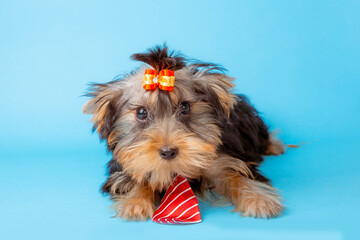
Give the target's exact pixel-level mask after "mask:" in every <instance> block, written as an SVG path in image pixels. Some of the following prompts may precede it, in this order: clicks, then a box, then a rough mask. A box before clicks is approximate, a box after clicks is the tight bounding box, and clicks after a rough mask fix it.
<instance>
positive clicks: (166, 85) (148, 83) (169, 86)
mask: <svg viewBox="0 0 360 240" xmlns="http://www.w3.org/2000/svg"><path fill="white" fill-rule="evenodd" d="M174 84H175V77H174V71H172V70H168V69H163V70H161V71H160V73H159V74H157V72H156V71H155V70H154V69H146V70H145V74H144V78H143V87H144V89H146V90H150V91H151V90H154V89H155V88H156V87H157V86H159V88H160V89H161V90H165V91H172V90H173V88H174Z"/></svg>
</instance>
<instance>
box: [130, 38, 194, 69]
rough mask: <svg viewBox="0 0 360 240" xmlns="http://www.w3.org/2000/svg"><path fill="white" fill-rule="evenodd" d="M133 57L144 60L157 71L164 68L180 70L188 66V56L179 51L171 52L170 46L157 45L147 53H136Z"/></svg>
mask: <svg viewBox="0 0 360 240" xmlns="http://www.w3.org/2000/svg"><path fill="white" fill-rule="evenodd" d="M131 59H133V60H136V61H140V62H144V63H147V64H149V65H150V66H152V67H153V68H154V69H155V70H156V71H157V72H160V70H162V69H169V70H173V71H175V70H178V69H181V68H183V67H185V66H186V61H187V60H186V58H184V57H183V56H182V54H181V53H179V52H175V51H172V52H169V50H168V47H167V46H166V45H165V44H164V45H163V46H160V45H157V46H155V47H154V48H150V49H148V51H147V52H145V53H136V54H133V55H132V56H131Z"/></svg>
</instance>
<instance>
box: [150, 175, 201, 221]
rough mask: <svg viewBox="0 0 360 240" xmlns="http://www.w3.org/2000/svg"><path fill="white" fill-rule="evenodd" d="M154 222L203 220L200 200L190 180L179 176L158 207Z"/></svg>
mask: <svg viewBox="0 0 360 240" xmlns="http://www.w3.org/2000/svg"><path fill="white" fill-rule="evenodd" d="M152 220H153V222H156V223H165V224H190V223H199V222H201V216H200V211H199V206H198V202H197V200H196V197H195V195H194V193H193V191H192V190H191V187H190V184H189V182H188V181H187V180H186V179H185V178H184V177H183V176H177V177H176V178H175V180H174V182H173V184H172V185H171V186H170V187H169V188H168V190H167V191H166V193H165V196H164V197H163V199H162V200H161V203H160V205H159V207H158V208H157V209H156V211H155V213H154V215H153V218H152Z"/></svg>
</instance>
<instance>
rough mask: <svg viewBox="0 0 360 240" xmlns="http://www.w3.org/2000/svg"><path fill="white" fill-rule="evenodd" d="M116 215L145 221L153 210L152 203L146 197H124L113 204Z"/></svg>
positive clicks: (151, 214)
mask: <svg viewBox="0 0 360 240" xmlns="http://www.w3.org/2000/svg"><path fill="white" fill-rule="evenodd" d="M113 207H114V208H115V211H116V217H121V218H122V219H124V220H130V221H146V220H147V219H149V218H151V217H152V216H153V214H154V211H155V206H154V204H153V203H152V202H151V201H149V200H147V199H126V200H123V201H122V202H121V203H119V202H117V203H115V204H114V206H113Z"/></svg>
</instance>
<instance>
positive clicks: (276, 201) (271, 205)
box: [235, 182, 284, 218]
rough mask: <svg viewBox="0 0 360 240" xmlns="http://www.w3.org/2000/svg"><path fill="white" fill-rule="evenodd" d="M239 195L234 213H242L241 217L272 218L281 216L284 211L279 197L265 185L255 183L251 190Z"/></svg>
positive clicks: (271, 188) (272, 189) (274, 190)
mask: <svg viewBox="0 0 360 240" xmlns="http://www.w3.org/2000/svg"><path fill="white" fill-rule="evenodd" d="M241 195H242V197H241V198H239V201H240V202H239V203H238V204H235V205H236V208H235V211H238V212H242V213H243V214H242V216H245V217H255V218H272V217H277V216H279V215H281V213H282V212H283V210H284V207H283V205H282V202H281V197H280V195H279V194H277V192H276V189H274V188H273V187H271V186H269V185H267V184H264V183H260V182H257V183H256V186H253V189H252V190H250V191H245V192H244V193H242V194H241Z"/></svg>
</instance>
